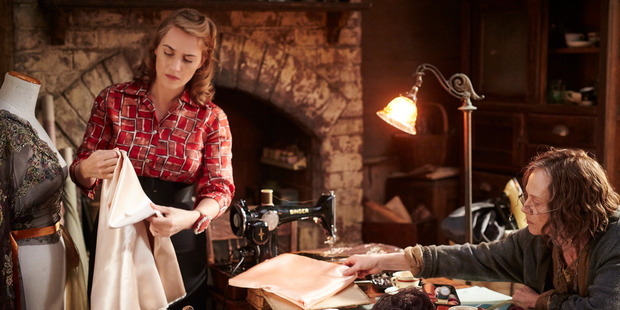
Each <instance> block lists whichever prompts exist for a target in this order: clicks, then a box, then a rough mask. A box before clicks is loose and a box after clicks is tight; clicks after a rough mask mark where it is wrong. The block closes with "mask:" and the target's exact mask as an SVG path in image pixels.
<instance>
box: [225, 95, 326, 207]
mask: <svg viewBox="0 0 620 310" xmlns="http://www.w3.org/2000/svg"><path fill="white" fill-rule="evenodd" d="M213 101H214V103H215V104H217V105H218V106H219V107H221V108H222V109H223V110H224V112H225V113H226V115H227V116H228V119H229V123H230V128H231V132H232V136H233V176H234V179H235V185H236V188H237V190H236V193H235V197H234V199H233V201H238V200H239V199H244V200H245V201H246V202H247V203H248V204H250V205H254V204H259V203H260V190H261V189H273V191H274V195H273V196H274V199H273V200H274V203H275V204H287V201H295V202H296V201H305V200H311V199H313V198H314V197H313V188H312V184H313V182H312V178H313V176H312V160H313V156H312V149H313V145H316V144H317V143H318V142H317V140H318V139H317V138H316V137H313V136H312V134H311V133H309V132H308V131H307V130H305V129H304V128H303V127H302V126H301V125H300V124H299V123H297V122H296V121H295V120H294V119H292V118H291V117H290V116H287V115H286V114H285V113H284V112H282V111H281V110H280V109H279V108H277V107H276V106H274V105H273V104H271V103H269V102H266V101H264V100H262V99H260V98H257V97H255V96H253V95H250V94H247V93H245V92H242V91H239V90H234V89H230V88H225V87H216V93H215V97H214V100H213Z"/></svg>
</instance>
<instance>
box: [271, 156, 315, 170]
mask: <svg viewBox="0 0 620 310" xmlns="http://www.w3.org/2000/svg"><path fill="white" fill-rule="evenodd" d="M260 162H261V163H263V164H267V165H271V166H276V167H280V168H284V169H288V170H294V171H299V170H304V169H306V165H307V161H306V159H305V158H304V159H302V160H300V161H298V162H296V163H294V164H289V163H285V162H282V161H279V160H275V159H271V158H267V157H261V159H260Z"/></svg>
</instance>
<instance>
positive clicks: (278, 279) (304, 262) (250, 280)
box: [228, 254, 355, 309]
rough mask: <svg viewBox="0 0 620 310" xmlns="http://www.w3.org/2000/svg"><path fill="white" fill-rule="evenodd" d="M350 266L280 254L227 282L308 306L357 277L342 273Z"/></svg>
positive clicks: (304, 306) (334, 292) (305, 307)
mask: <svg viewBox="0 0 620 310" xmlns="http://www.w3.org/2000/svg"><path fill="white" fill-rule="evenodd" d="M347 268H348V267H347V266H344V265H339V264H335V263H329V262H324V261H320V260H316V259H312V258H309V257H305V256H301V255H296V254H280V255H278V256H276V257H274V258H272V259H269V260H267V261H264V262H262V263H260V264H258V265H256V266H254V267H252V268H250V269H248V270H247V271H245V272H243V273H241V274H239V275H237V276H235V277H233V278H232V279H230V280H228V284H229V285H232V286H237V287H245V288H261V289H263V290H265V291H267V292H270V293H273V294H276V295H278V296H280V297H282V298H284V299H286V300H289V301H290V302H292V303H294V304H296V305H298V306H299V307H301V308H303V309H308V308H311V307H312V306H314V305H315V304H317V303H319V302H321V301H323V300H325V299H327V298H329V297H332V296H334V295H335V294H337V293H338V292H340V291H341V290H342V289H344V288H346V287H347V286H349V284H351V283H352V282H353V281H354V280H355V275H353V276H348V277H345V276H343V275H342V272H343V271H344V270H345V269H347Z"/></svg>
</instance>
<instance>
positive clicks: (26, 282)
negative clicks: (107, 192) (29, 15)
mask: <svg viewBox="0 0 620 310" xmlns="http://www.w3.org/2000/svg"><path fill="white" fill-rule="evenodd" d="M40 88H41V82H39V81H38V80H36V79H34V78H32V77H29V76H27V75H24V74H21V73H18V72H14V71H11V72H8V73H7V74H6V76H5V79H4V83H3V84H2V87H1V88H0V110H6V111H8V112H10V113H11V114H13V115H16V116H17V117H19V118H21V119H22V120H24V121H26V122H28V123H29V124H30V125H31V126H32V128H33V129H34V130H35V132H36V134H37V136H38V137H39V138H40V139H41V140H42V141H44V142H46V143H47V145H48V146H49V148H50V149H51V150H53V151H54V152H55V153H56V157H57V160H58V163H59V164H60V166H61V167H62V168H65V167H66V162H65V160H64V159H63V157H62V156H61V155H60V154H59V152H58V150H57V149H56V147H55V146H54V144H53V143H52V140H51V138H50V137H49V135H48V134H47V132H46V131H45V129H44V128H43V126H42V125H41V124H40V123H39V121H38V120H37V118H36V117H35V107H36V103H37V96H38V94H39V89H40ZM13 177H14V178H16V177H15V176H13ZM29 195H32V194H31V193H30V194H29ZM10 207H11V208H13V207H15V206H14V205H11V206H10ZM32 208H35V209H37V212H38V210H39V206H37V205H33V206H32ZM18 254H19V259H18V261H19V268H20V271H21V272H20V273H21V281H20V282H21V283H20V286H21V290H20V291H21V293H20V297H21V307H22V308H21V309H54V310H62V309H64V307H65V301H64V292H65V283H66V279H65V274H66V257H65V244H64V241H63V239H62V238H61V239H60V241H59V242H56V243H49V244H35V245H33V244H26V245H20V246H19V251H18ZM0 308H3V307H2V306H0Z"/></svg>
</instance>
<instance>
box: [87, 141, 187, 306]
mask: <svg viewBox="0 0 620 310" xmlns="http://www.w3.org/2000/svg"><path fill="white" fill-rule="evenodd" d="M119 154H120V156H119V158H118V162H117V165H116V170H115V171H114V177H113V178H112V179H110V180H103V184H102V188H101V207H100V210H99V227H98V230H97V249H96V257H95V268H94V274H93V287H92V293H91V309H93V310H99V309H142V310H145V309H162V308H166V307H167V306H168V305H169V304H170V303H172V302H174V301H175V300H178V299H180V298H182V297H183V296H185V287H184V286H183V279H182V278H181V271H180V269H179V264H178V262H177V259H176V255H175V253H174V247H173V246H172V242H171V241H170V238H168V237H166V238H163V237H153V236H152V235H151V234H150V232H149V230H148V228H147V226H146V225H145V222H144V221H143V220H144V219H145V218H147V217H149V216H151V215H153V214H155V211H154V210H153V209H152V208H151V206H150V203H151V201H150V199H149V198H148V197H147V196H146V194H145V193H144V191H143V190H142V187H141V186H140V182H139V181H138V177H137V176H136V173H135V171H134V169H133V167H132V165H131V162H130V161H129V158H128V157H127V153H125V151H119Z"/></svg>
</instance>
